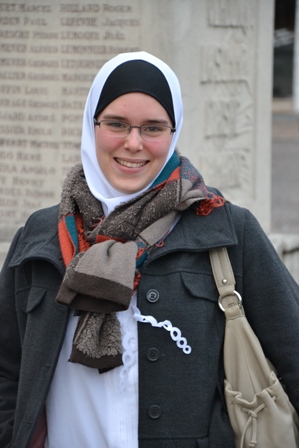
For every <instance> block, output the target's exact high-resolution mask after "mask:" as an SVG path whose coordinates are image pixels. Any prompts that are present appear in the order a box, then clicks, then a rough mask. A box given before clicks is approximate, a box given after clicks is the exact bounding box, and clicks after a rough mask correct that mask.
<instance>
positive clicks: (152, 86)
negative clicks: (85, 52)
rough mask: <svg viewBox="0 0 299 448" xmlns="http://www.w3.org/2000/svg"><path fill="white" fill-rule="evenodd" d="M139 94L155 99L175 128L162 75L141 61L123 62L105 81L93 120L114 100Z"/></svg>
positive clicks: (168, 94)
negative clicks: (135, 93) (129, 94)
mask: <svg viewBox="0 0 299 448" xmlns="http://www.w3.org/2000/svg"><path fill="white" fill-rule="evenodd" d="M131 92H141V93H145V94H147V95H150V96H152V97H153V98H155V99H156V100H157V101H159V103H160V104H161V105H162V106H163V107H164V109H165V110H166V111H167V113H168V115H169V117H170V118H171V120H172V124H173V126H174V127H175V117H174V109H173V102H172V96H171V91H170V88H169V85H168V82H167V80H166V78H165V76H164V74H163V73H162V72H161V70H159V69H158V68H157V67H156V66H155V65H153V64H151V63H150V62H147V61H143V60H139V59H137V60H132V61H127V62H124V63H123V64H120V65H119V66H118V67H116V68H115V69H114V70H113V71H112V72H111V73H110V75H109V76H108V78H107V79H106V82H105V84H104V86H103V89H102V92H101V95H100V98H99V102H98V105H97V107H96V110H95V114H94V118H96V119H97V117H98V116H99V114H100V113H101V112H102V111H103V110H104V109H105V108H106V107H107V106H108V104H110V103H112V101H114V100H115V99H116V98H118V97H119V96H121V95H125V94H126V93H131Z"/></svg>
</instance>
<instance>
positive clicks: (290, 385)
mask: <svg viewBox="0 0 299 448" xmlns="http://www.w3.org/2000/svg"><path fill="white" fill-rule="evenodd" d="M243 227H244V228H243V241H242V242H241V245H243V254H242V263H243V266H242V271H243V285H242V286H241V288H242V290H243V291H242V295H243V305H244V309H245V312H246V316H247V319H248V321H249V322H250V324H251V326H252V328H253V330H254V332H255V333H256V335H257V337H258V338H259V340H260V342H261V345H262V347H263V349H264V352H265V355H266V356H267V358H269V359H270V361H271V362H272V363H273V364H274V366H275V368H276V370H277V373H278V376H279V377H281V379H282V382H283V383H284V384H285V386H286V389H287V393H288V396H289V398H290V401H291V402H292V404H293V405H294V407H295V409H296V410H297V413H298V414H299V285H298V284H297V283H296V282H295V280H294V279H293V277H292V276H291V274H290V273H289V271H288V270H287V268H286V267H285V265H284V264H283V262H282V261H281V259H280V258H279V256H278V254H277V252H276V251H275V249H274V247H273V245H272V243H271V242H270V241H269V239H268V237H267V236H266V235H265V233H264V231H263V230H262V228H261V227H260V225H259V223H258V222H257V220H256V219H255V218H254V216H253V215H252V214H251V213H250V212H249V211H246V213H245V219H244V222H243ZM239 238H241V236H240V235H239ZM234 269H236V270H239V269H238V266H236V267H234Z"/></svg>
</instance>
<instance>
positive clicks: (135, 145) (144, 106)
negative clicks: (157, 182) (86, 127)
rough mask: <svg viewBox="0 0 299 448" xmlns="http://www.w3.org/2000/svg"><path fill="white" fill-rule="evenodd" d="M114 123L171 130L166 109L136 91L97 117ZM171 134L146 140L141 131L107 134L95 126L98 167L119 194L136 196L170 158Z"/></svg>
mask: <svg viewBox="0 0 299 448" xmlns="http://www.w3.org/2000/svg"><path fill="white" fill-rule="evenodd" d="M107 119H108V120H112V121H117V122H124V123H129V124H130V125H132V126H142V125H145V124H151V125H154V124H161V125H162V124H164V125H168V126H170V127H172V123H171V120H170V118H169V116H168V114H167V112H166V110H165V109H164V108H163V106H162V105H161V104H160V103H159V102H158V101H157V100H155V99H154V98H153V97H151V96H149V95H146V94H144V93H139V92H133V93H127V94H125V95H122V96H120V97H118V98H116V100H114V101H112V103H110V104H109V105H108V106H107V107H106V108H105V109H104V110H103V111H102V112H101V113H100V115H99V116H98V117H97V121H98V122H99V121H101V120H107ZM171 139H172V134H171V133H170V131H169V135H168V134H167V137H166V140H163V141H146V140H144V139H143V138H142V137H141V135H140V129H137V128H132V129H131V132H130V133H129V134H128V135H127V136H126V137H121V138H119V137H118V136H117V137H116V136H114V135H113V133H111V134H110V133H106V132H104V131H103V127H102V126H95V141H96V154H97V160H98V163H99V166H100V168H101V170H102V173H103V174H104V176H105V178H106V179H107V181H108V182H109V183H110V185H111V186H112V187H113V188H115V189H116V190H117V191H119V192H121V193H125V194H132V193H136V192H138V191H140V190H142V189H143V188H145V187H146V186H147V185H149V184H150V183H151V181H152V180H153V179H154V178H155V177H156V176H157V174H158V173H159V171H160V170H161V169H162V167H163V165H164V163H165V160H166V158H167V154H168V150H169V147H170V144H171Z"/></svg>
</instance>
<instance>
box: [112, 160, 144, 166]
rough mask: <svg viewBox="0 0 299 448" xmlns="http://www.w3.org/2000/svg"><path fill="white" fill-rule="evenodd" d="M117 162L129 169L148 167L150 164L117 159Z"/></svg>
mask: <svg viewBox="0 0 299 448" xmlns="http://www.w3.org/2000/svg"><path fill="white" fill-rule="evenodd" d="M115 161H116V162H117V163H119V164H120V165H122V166H126V167H127V168H141V167H142V166H144V165H146V164H147V163H148V162H147V161H146V162H128V161H126V160H121V159H117V158H115Z"/></svg>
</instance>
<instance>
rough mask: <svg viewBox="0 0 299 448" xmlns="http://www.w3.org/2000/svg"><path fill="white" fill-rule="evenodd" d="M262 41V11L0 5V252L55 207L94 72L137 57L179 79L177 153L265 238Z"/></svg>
mask: <svg viewBox="0 0 299 448" xmlns="http://www.w3.org/2000/svg"><path fill="white" fill-rule="evenodd" d="M272 34H273V0H250V1H248V0H162V1H161V0H151V1H148V0H113V1H111V0H110V1H109V0H107V1H106V2H105V1H95V0H90V2H85V1H82V0H81V1H76V2H75V1H74V2H72V1H70V0H69V1H63V0H27V1H26V3H25V2H24V1H20V0H15V1H13V2H9V1H7V2H4V1H2V2H1V3H0V54H1V63H0V244H2V252H3V253H5V252H6V249H7V242H8V241H10V239H11V238H12V236H13V234H14V233H15V231H16V229H17V228H18V227H19V226H20V225H23V223H24V222H25V220H26V219H27V217H28V216H29V215H30V214H31V213H32V212H33V211H34V210H36V209H39V208H41V207H45V206H49V205H52V204H54V203H57V202H58V201H59V198H60V190H61V183H62V181H63V179H64V177H65V175H66V173H67V171H68V170H69V168H70V167H71V166H72V165H73V164H74V163H76V162H79V161H80V135H81V121H82V114H83V108H84V104H85V99H86V96H87V93H88V90H89V87H90V85H91V83H92V80H93V78H94V76H95V75H96V73H97V72H98V70H99V68H100V67H101V66H102V65H103V64H104V63H105V62H106V61H107V60H108V59H110V58H111V57H113V56H115V55H116V54H118V53H120V52H128V51H138V50H146V51H149V52H151V53H153V54H155V55H156V56H158V57H160V58H162V59H164V60H165V61H166V62H167V63H168V64H169V65H170V66H171V67H172V68H173V69H174V71H175V72H176V73H177V75H178V77H179V79H180V82H181V87H182V93H183V99H184V107H185V109H184V110H185V114H184V120H185V121H184V125H183V130H182V134H181V138H180V141H179V148H180V150H181V152H182V153H183V154H184V155H186V156H187V157H189V158H190V159H191V160H192V161H193V163H194V164H195V165H196V166H197V167H198V168H199V170H200V171H201V172H202V174H203V176H204V178H205V180H206V182H207V183H208V184H209V185H213V186H216V187H218V188H220V189H221V190H222V192H223V193H224V194H225V196H226V197H227V198H228V199H230V200H232V201H233V202H235V203H238V204H240V205H243V206H246V207H248V208H249V209H251V210H252V212H253V213H254V214H255V215H256V216H257V218H258V219H259V221H260V222H261V224H262V226H263V227H264V229H265V230H266V231H269V229H270V219H271V217H270V202H271V201H270V192H271V190H270V188H271V186H270V162H271V94H272V92H271V85H272V84H271V76H272V75H271V73H272Z"/></svg>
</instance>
